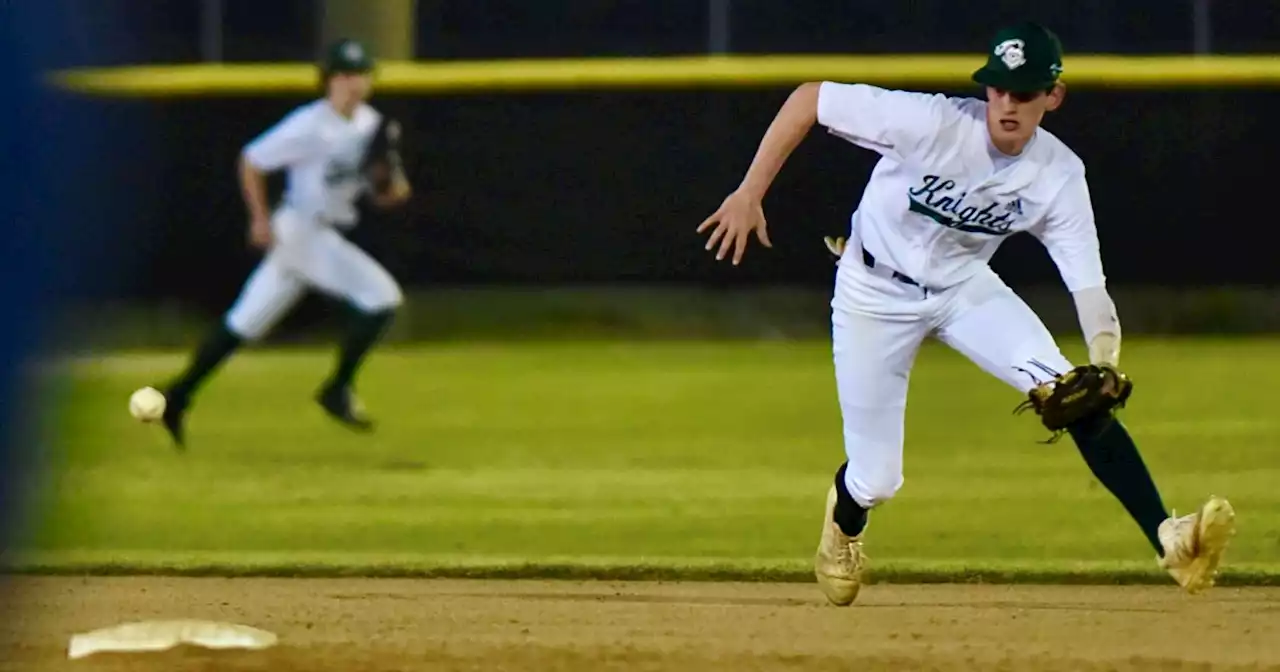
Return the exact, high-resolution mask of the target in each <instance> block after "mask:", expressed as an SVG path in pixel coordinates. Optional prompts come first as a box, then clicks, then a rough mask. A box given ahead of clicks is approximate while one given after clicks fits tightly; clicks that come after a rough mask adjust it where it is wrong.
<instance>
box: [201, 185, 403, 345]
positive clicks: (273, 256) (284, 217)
mask: <svg viewBox="0 0 1280 672" xmlns="http://www.w3.org/2000/svg"><path fill="white" fill-rule="evenodd" d="M271 228H272V233H273V234H274V236H275V244H274V246H273V247H272V248H271V250H270V251H268V252H267V254H266V256H265V257H264V258H263V259H262V262H261V263H259V264H258V267H257V268H256V269H254V271H253V273H252V274H251V275H250V276H249V279H248V280H247V281H246V282H245V285H244V288H243V289H241V290H240V296H239V297H238V298H237V299H236V302H235V304H234V305H232V307H231V309H230V310H229V311H227V315H226V325H227V328H228V329H230V330H231V331H232V332H233V333H235V334H236V335H238V336H240V337H241V338H244V339H246V340H250V341H252V340H257V339H259V338H262V337H263V336H265V335H266V334H267V333H268V332H269V331H270V330H271V329H272V328H273V327H275V325H276V324H277V323H278V322H279V321H280V319H281V318H283V317H284V316H285V314H287V313H288V312H289V310H291V309H292V308H293V307H294V306H295V305H297V303H298V301H299V299H301V298H302V296H303V294H304V293H305V292H306V291H307V290H308V289H315V290H317V291H319V292H322V293H324V294H326V295H328V296H330V297H333V298H336V299H340V300H344V301H347V302H350V303H351V304H353V305H354V306H355V307H356V308H358V309H360V310H362V311H364V312H369V313H374V312H380V311H384V310H389V309H392V308H396V307H397V306H399V305H400V304H401V302H402V301H403V300H404V299H403V294H402V293H401V291H400V286H399V285H398V284H397V283H396V281H395V278H393V277H391V274H390V273H388V272H387V270H386V269H385V268H383V267H382V265H381V264H379V263H378V262H377V261H376V260H375V259H374V258H373V257H371V256H369V255H368V254H367V253H366V252H365V251H364V250H361V249H360V248H359V247H357V246H356V245H355V244H354V243H352V242H351V241H349V240H347V239H346V238H344V237H342V235H341V234H340V233H338V232H337V231H336V230H334V229H333V228H332V227H331V226H328V225H326V224H324V223H322V222H319V221H316V220H314V219H309V218H306V217H304V216H302V215H301V214H299V213H298V212H296V211H294V210H292V209H289V208H287V207H286V208H281V209H280V210H277V211H276V213H275V215H274V216H273V217H272V220H271Z"/></svg>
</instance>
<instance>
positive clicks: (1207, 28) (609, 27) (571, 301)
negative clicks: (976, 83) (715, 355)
mask: <svg viewBox="0 0 1280 672" xmlns="http://www.w3.org/2000/svg"><path fill="white" fill-rule="evenodd" d="M1121 4H1123V5H1124V7H1123V11H1122V10H1121V8H1120V5H1121ZM82 10H83V11H82V13H81V14H79V15H78V19H77V20H78V21H79V22H80V24H81V25H82V28H83V30H82V35H83V41H84V43H83V44H68V47H67V61H66V62H65V63H63V64H62V65H63V66H64V67H79V66H120V65H133V64H184V63H200V62H221V63H236V62H265V61H273V62H274V61H289V62H292V61H304V62H311V61H313V60H314V58H315V57H316V55H317V53H318V49H319V46H320V45H321V44H322V43H323V42H324V41H326V40H328V39H330V38H331V37H334V36H337V35H352V36H355V37H360V38H363V39H366V40H368V41H370V42H371V43H372V44H373V46H374V47H375V50H376V51H377V52H378V53H379V55H381V56H382V57H383V58H384V59H388V60H392V61H407V60H413V59H416V60H420V61H424V62H437V61H457V60H459V59H506V58H535V57H537V58H541V57H573V58H579V57H580V58H592V57H601V56H612V57H620V56H621V57H651V56H669V55H689V54H695V55H696V54H708V53H709V54H713V55H715V54H720V55H729V54H805V53H808V54H841V53H843V54H851V53H867V54H888V55H898V54H900V55H907V54H921V53H959V54H972V55H973V59H972V61H973V63H972V67H977V65H978V64H980V62H981V60H982V55H981V52H982V50H983V48H984V44H985V41H986V39H987V37H988V36H989V33H990V32H991V31H992V30H993V29H994V28H996V27H997V26H998V25H1000V24H1001V23H1003V22H1006V21H1011V20H1018V19H1022V18H1034V19H1038V20H1041V21H1043V22H1045V23H1047V24H1048V25H1050V26H1051V27H1052V28H1054V29H1055V30H1056V31H1057V32H1058V33H1059V35H1060V36H1061V37H1062V39H1063V42H1064V44H1065V47H1066V49H1067V61H1066V70H1067V74H1066V75H1065V77H1066V81H1067V82H1068V85H1069V86H1070V83H1071V73H1072V61H1071V59H1072V56H1073V55H1080V54H1087V53H1099V54H1101V53H1106V54H1124V55H1155V54H1174V53H1176V54H1198V55H1202V56H1206V57H1207V56H1209V55H1211V54H1253V55H1259V56H1262V57H1265V58H1280V55H1276V54H1280V4H1278V3H1275V2H1273V1H1270V0H1241V1H1238V2H1225V1H1222V0H1174V1H1172V2H1170V1H1167V0H1127V1H1126V2H1125V3H1115V2H1109V1H1107V0H1080V1H1079V2H1076V3H1053V4H1046V3H1041V2H1034V1H1032V0H975V1H974V2H964V3H957V2H948V1H944V0H917V1H916V2H912V3H902V2H872V1H869V0H788V1H787V2H766V1H764V0H706V1H702V0H644V1H640V0H631V1H621V0H620V1H614V2H609V1H602V0H548V1H547V2H516V1H514V0H505V1H499V0H437V1H434V2H428V1H426V0H419V1H417V2H414V1H413V0H272V1H271V2H262V1H260V0H259V1H252V0H200V1H199V2H195V1H193V2H184V3H156V2H148V1H143V0H138V1H133V0H110V1H108V2H102V3H84V6H83V8H82ZM104 36H106V37H105V38H104ZM94 41H101V42H103V43H109V44H110V45H111V48H110V49H102V48H89V47H90V46H95V45H89V43H90V42H94ZM970 69H971V68H970ZM967 74H968V70H965V71H962V72H957V73H956V76H955V79H954V81H955V82H956V83H955V84H953V85H951V86H949V87H947V88H946V90H948V91H949V92H951V93H956V94H975V95H976V94H978V93H979V92H978V91H977V90H976V89H974V88H972V87H969V86H968V85H967V84H964V83H963V82H964V81H965V78H966V77H967ZM800 79H803V78H800ZM799 81H800V80H797V81H796V82H787V83H770V84H761V85H738V86H732V87H716V86H705V87H699V86H671V87H662V86H650V87H645V88H636V89H592V88H583V89H577V90H575V89H572V88H565V87H560V88H557V89H555V90H546V91H538V90H529V89H523V90H506V89H503V88H501V87H496V88H492V89H487V88H480V89H472V90H467V91H452V92H437V93H411V92H395V93H392V94H382V95H378V96H377V98H376V100H375V104H376V105H378V106H379V107H381V108H382V109H384V110H386V111H387V112H388V113H390V114H392V115H394V116H397V117H399V118H401V119H403V121H404V123H405V126H406V128H407V137H406V142H407V147H406V152H405V154H406V161H407V162H408V164H409V167H410V170H411V172H412V174H413V178H414V182H415V184H416V187H417V190H418V191H417V193H418V198H417V200H416V202H415V203H414V204H413V205H412V206H411V207H410V208H409V209H408V210H406V211H404V212H399V213H391V214H379V213H368V214H367V215H366V217H365V219H364V222H363V224H362V226H361V227H360V229H359V230H358V231H357V232H356V233H355V234H353V237H354V238H355V239H356V240H357V241H358V242H360V243H361V244H363V245H365V246H366V247H367V248H368V249H369V250H370V251H371V252H372V253H373V254H374V255H375V256H377V257H378V258H379V259H381V260H382V261H383V262H384V263H385V264H386V265H387V266H388V268H389V269H390V270H391V271H392V272H393V273H394V274H395V275H396V276H397V277H398V278H399V279H400V280H401V281H402V283H403V284H404V285H405V286H406V288H407V289H408V290H409V292H410V295H411V299H410V304H409V309H408V311H407V313H406V315H405V317H404V318H403V319H401V320H400V322H399V323H398V324H397V327H396V331H395V333H394V334H393V337H395V338H399V339H422V338H506V337H511V338H521V337H532V336H538V337H542V336H565V335H567V336H573V337H587V336H609V335H620V336H625V337H647V336H653V337H700V336H741V337H752V338H755V337H792V336H794V337H801V336H822V335H823V334H824V333H825V331H826V329H827V308H826V302H827V301H828V300H829V296H830V284H831V279H832V274H833V270H834V269H833V265H832V262H831V260H830V258H829V257H828V256H827V253H826V251H825V249H824V248H823V247H822V244H821V238H822V236H824V235H833V234H843V233H844V232H845V231H846V229H847V222H848V216H849V213H850V211H851V210H852V209H853V208H854V207H855V205H856V204H857V201H858V198H859V197H860V195H861V192H862V188H863V185H864V181H865V179H866V177H867V175H868V174H869V172H870V169H871V166H872V165H873V163H874V160H875V157H874V156H873V155H871V154H870V153H868V152H865V151H863V150H859V149H856V148H854V147H852V146H850V145H847V144H845V143H842V142H839V141H837V140H835V139H834V138H831V137H828V136H826V135H825V134H822V133H815V134H814V135H813V136H812V137H811V138H810V139H809V140H808V141H807V142H806V143H805V145H804V146H802V148H801V150H800V151H798V152H797V154H796V155H795V157H794V159H793V160H792V162H791V163H790V164H789V165H788V166H787V167H786V169H785V170H784V171H783V173H782V175H781V177H780V179H779V182H778V184H777V186H776V187H775V189H774V190H773V191H772V193H771V194H770V196H769V198H768V200H767V202H766V212H767V214H768V216H769V221H770V225H771V234H772V237H773V240H774V244H775V248H774V249H773V250H762V249H759V248H756V249H753V250H752V251H751V252H749V254H748V257H747V262H746V263H745V264H744V265H743V266H742V267H740V268H736V269H734V268H731V267H729V266H727V265H724V264H715V263H714V262H713V260H712V259H711V257H710V256H709V255H708V254H706V253H705V252H703V250H702V246H701V240H700V239H699V238H698V237H697V236H696V235H695V233H694V228H695V226H696V225H697V224H698V222H700V221H701V220H702V218H704V217H705V216H706V215H707V214H708V213H710V212H711V211H712V210H714V208H715V207H716V206H717V205H718V203H719V202H720V200H721V199H722V198H723V197H724V196H725V195H726V194H727V193H728V192H729V191H730V190H731V189H732V188H733V187H734V186H735V185H736V183H737V181H738V179H739V178H740V176H741V174H742V172H743V171H744V170H745V168H746V166H747V164H748V163H749V161H750V159H751V156H752V154H753V152H754V150H755V146H756V143H757V142H758V140H759V137H760V134H761V133H762V132H763V131H764V129H765V127H766V126H767V125H768V123H769V121H770V119H771V118H772V116H773V114H774V113H775V112H776V111H777V108H778V106H779V105H780V104H781V103H782V101H783V100H784V99H785V97H786V95H787V94H788V93H789V91H790V90H791V88H792V86H793V85H794V84H795V83H799ZM906 88H913V87H911V86H907V87H906ZM310 95H312V94H309V93H299V92H293V93H279V92H274V91H270V90H264V91H262V92H261V93H252V94H238V95H222V96H185V97H167V96H164V95H158V96H148V97H142V98H136V97H135V98H116V97H112V96H110V95H106V96H102V97H100V98H98V99H97V101H96V102H95V103H94V104H95V105H96V106H97V109H98V110H99V113H100V114H101V115H102V116H103V118H104V119H107V120H108V122H109V123H111V124H112V125H113V127H115V128H118V129H119V134H117V136H116V137H115V138H114V139H113V140H108V141H105V144H106V146H104V147H99V148H91V149H93V150H95V151H94V152H92V154H94V156H93V157H90V156H86V160H85V165H84V166H83V168H82V170H81V172H80V173H79V174H76V175H70V176H68V179H74V180H76V181H77V182H78V183H79V184H83V185H84V188H83V190H82V195H83V197H84V198H85V199H87V200H99V201H101V203H102V207H101V208H100V210H99V216H100V217H101V221H100V228H99V234H98V238H97V240H95V241H94V242H95V243H97V244H96V245H95V250H96V254H101V255H126V256H128V257H129V258H130V259H131V260H132V261H134V262H135V263H136V265H137V267H138V268H139V269H141V272H140V273H138V274H137V275H135V276H134V277H131V278H129V279H127V280H126V281H122V282H105V281H104V282H103V283H101V284H100V285H98V286H95V287H93V288H90V289H91V291H90V292H88V293H87V294H84V295H83V296H84V298H85V301H84V302H83V305H82V306H81V307H80V308H78V309H77V311H76V313H75V314H74V315H73V316H71V318H70V319H72V320H73V321H74V322H75V324H77V325H87V327H86V328H87V329H88V330H89V331H91V332H92V333H93V334H94V335H95V336H96V337H97V339H96V343H98V344H100V345H110V346H146V345H174V344H179V343H185V342H186V341H187V339H188V337H189V335H190V333H191V330H192V329H199V328H202V327H203V326H204V325H206V324H207V323H208V321H210V320H212V319H215V318H216V317H217V315H218V314H219V313H221V311H222V310H224V309H225V308H226V306H227V305H228V304H229V302H230V301H232V300H233V299H234V298H235V295H236V293H237V292H238V291H239V288H240V284H241V282H242V281H243V279H244V277H245V276H246V274H247V273H248V272H249V270H250V269H251V268H252V266H253V264H254V263H256V261H257V257H256V256H255V255H254V254H253V253H252V252H251V251H250V250H248V249H247V248H246V245H245V243H244V231H245V221H244V214H243V212H244V210H243V206H242V205H241V203H240V200H239V194H238V189H237V185H236V183H235V179H234V172H233V166H234V162H235V159H236V155H237V153H238V152H239V150H240V148H241V146H242V145H243V144H244V142H246V141H247V140H248V139H249V138H251V137H252V136H253V135H255V134H256V133H258V132H260V131H262V130H263V129H265V128H266V127H267V126H268V125H270V124H271V123H273V122H275V121H276V120H277V119H278V118H279V117H280V116H281V115H283V114H284V113H286V112H287V111H288V110H289V109H290V108H292V107H293V106H296V105H298V104H299V103H302V102H304V101H305V100H307V98H308V97H309V96H310ZM1276 119H1280V89H1278V88H1277V87H1275V86H1274V84H1269V83H1259V84H1256V85H1250V86H1241V85H1238V84H1228V83H1226V82H1224V83H1223V84H1222V85H1221V86H1215V85H1213V84H1212V83H1211V84H1209V85H1202V86H1195V87H1182V86H1177V85H1176V84H1175V83H1173V82H1170V84H1169V85H1168V86H1162V85H1155V86H1151V85H1144V86H1141V87H1138V86H1133V87H1126V86H1124V85H1123V84H1109V85H1106V86H1103V85H1090V86H1080V87H1075V88H1070V89H1069V94H1068V101H1067V105H1066V106H1065V107H1064V109H1063V110H1061V111H1060V112H1059V113H1056V114H1053V115H1051V117H1050V118H1049V119H1048V121H1047V124H1046V125H1047V126H1048V128H1049V129H1050V130H1052V131H1053V132H1054V133H1056V134H1057V135H1059V136H1060V137H1061V138H1063V139H1064V140H1065V141H1066V142H1067V143H1068V144H1070V145H1071V146H1072V147H1073V148H1074V149H1075V150H1076V151H1077V153H1079V154H1080V155H1081V156H1082V157H1083V158H1084V160H1085V161H1086V163H1087V164H1088V169H1089V177H1090V184H1091V189H1092V196H1093V205H1094V208H1095V210H1096V212H1097V219H1098V225H1099V232H1100V236H1101V240H1102V244H1103V252H1104V261H1105V263H1106V267H1107V273H1108V276H1109V278H1110V281H1111V283H1112V285H1113V289H1114V293H1115V294H1116V297H1117V302H1118V303H1119V308H1120V312H1121V317H1122V320H1123V321H1124V324H1125V328H1126V332H1127V333H1139V332H1146V333H1244V332H1263V331H1274V330H1277V329H1280V300H1278V299H1277V292H1276V290H1277V287H1278V286H1280V270H1278V269H1277V263H1276V255H1275V252H1274V249H1275V245H1274V244H1273V243H1272V241H1271V235H1272V232H1273V230H1275V228H1276V226H1277V222H1276V210H1277V206H1276V200H1277V196H1276V193H1277V191H1276V188H1275V185H1276V184H1277V178H1276V177H1275V175H1274V170H1273V169H1272V168H1271V167H1270V165H1269V164H1267V163H1264V161H1265V160H1266V159H1268V158H1269V157H1270V156H1271V155H1272V154H1274V150H1275V148H1276V147H1278V146H1280V134H1278V133H1277V132H1276V130H1275V120H1276ZM90 153H91V152H86V155H88V154H90ZM95 157H100V158H95ZM86 263H89V262H88V261H86ZM993 265H994V266H995V268H996V269H997V270H998V271H999V272H1000V273H1001V274H1002V275H1003V276H1004V277H1005V278H1006V279H1007V280H1008V282H1009V283H1010V284H1011V285H1013V286H1014V287H1015V288H1016V289H1018V290H1019V291H1020V292H1022V293H1023V294H1024V296H1026V297H1027V299H1028V301H1029V302H1030V303H1032V305H1033V306H1034V307H1036V308H1037V309H1038V310H1039V311H1040V312H1041V313H1042V314H1043V316H1044V318H1045V320H1046V322H1047V323H1048V324H1049V325H1050V326H1051V328H1053V329H1055V330H1060V331H1064V332H1067V333H1075V331H1074V330H1075V329H1076V324H1075V315H1074V311H1073V310H1072V308H1071V304H1070V300H1069V298H1068V297H1067V296H1066V294H1065V291H1064V290H1063V289H1062V286H1061V282H1060V280H1059V279H1058V277H1057V274H1056V271H1055V269H1054V268H1053V266H1052V264H1051V263H1050V262H1049V259H1048V256H1047V255H1046V254H1045V253H1044V251H1043V250H1042V249H1041V248H1040V247H1039V245H1038V243H1036V242H1035V241H1034V240H1032V239H1030V238H1029V237H1025V236H1024V237H1016V238H1014V239H1012V240H1010V241H1009V242H1008V243H1007V244H1006V245H1005V246H1004V247H1003V248H1002V249H1001V251H1000V252H999V253H998V255H997V256H996V259H995V261H994V264H993ZM329 312H330V311H329V308H328V306H327V304H326V303H325V302H324V301H322V300H319V299H316V300H312V301H310V302H308V303H306V304H304V306H302V308H301V309H300V310H299V311H298V312H297V313H296V314H295V315H294V316H293V317H291V318H290V319H289V320H288V321H287V322H286V324H285V325H283V326H282V327H281V329H280V331H279V333H278V334H277V336H276V338H277V339H279V340H281V341H287V340H289V339H292V338H294V337H296V336H297V335H298V334H299V333H300V331H299V328H300V327H303V326H313V325H315V324H316V323H322V324H323V323H326V320H327V319H328V317H329Z"/></svg>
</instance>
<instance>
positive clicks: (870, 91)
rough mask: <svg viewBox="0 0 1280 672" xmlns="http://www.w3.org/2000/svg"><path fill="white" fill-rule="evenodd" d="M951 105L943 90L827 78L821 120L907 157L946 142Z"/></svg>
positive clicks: (843, 134)
mask: <svg viewBox="0 0 1280 672" xmlns="http://www.w3.org/2000/svg"><path fill="white" fill-rule="evenodd" d="M949 105H950V103H949V101H948V98H947V97H946V96H944V95H942V94H926V93H915V92H911V91H898V90H894V89H883V88H880V87H878V86H872V85H870V84H841V83H837V82H822V84H821V85H819V88H818V123H819V124H822V125H823V126H825V127H826V128H827V130H828V131H830V132H831V133H832V134H833V135H836V136H838V137H840V138H843V139H845V140H848V141H849V142H852V143H853V144H855V145H858V146H859V147H863V148H865V149H870V150H872V151H874V152H878V153H879V154H881V155H883V156H887V157H889V158H892V159H895V160H897V161H907V160H909V159H911V158H913V157H916V156H918V155H920V154H921V153H922V152H924V151H925V150H927V148H928V146H929V145H930V143H931V142H932V141H934V140H935V139H937V140H941V138H940V137H939V136H940V135H941V134H942V129H943V127H944V126H945V125H946V118H947V117H946V113H947V110H946V108H947V107H948V106H949Z"/></svg>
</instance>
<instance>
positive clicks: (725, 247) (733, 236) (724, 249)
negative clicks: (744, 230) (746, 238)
mask: <svg viewBox="0 0 1280 672" xmlns="http://www.w3.org/2000/svg"><path fill="white" fill-rule="evenodd" d="M726 228H728V227H726ZM737 238H738V232H737V231H736V230H734V229H728V232H727V233H726V234H725V236H724V240H722V241H720V249H719V250H718V251H717V252H716V261H720V260H722V259H724V258H725V256H727V255H728V254H729V250H730V249H732V248H733V246H734V243H735V241H736V240H737Z"/></svg>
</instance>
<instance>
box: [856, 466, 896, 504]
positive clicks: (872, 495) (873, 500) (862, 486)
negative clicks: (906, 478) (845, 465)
mask: <svg viewBox="0 0 1280 672" xmlns="http://www.w3.org/2000/svg"><path fill="white" fill-rule="evenodd" d="M844 487H845V490H847V491H848V493H849V496H850V497H852V498H853V501H855V502H857V503H858V506H861V507H862V508H864V509H872V508H875V507H877V506H879V505H881V504H883V503H885V502H887V501H889V500H890V499H893V496H894V495H896V494H898V489H899V488H901V487H902V476H901V475H900V474H888V473H883V474H866V473H856V472H855V471H854V470H853V469H847V470H846V471H845V474H844Z"/></svg>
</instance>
